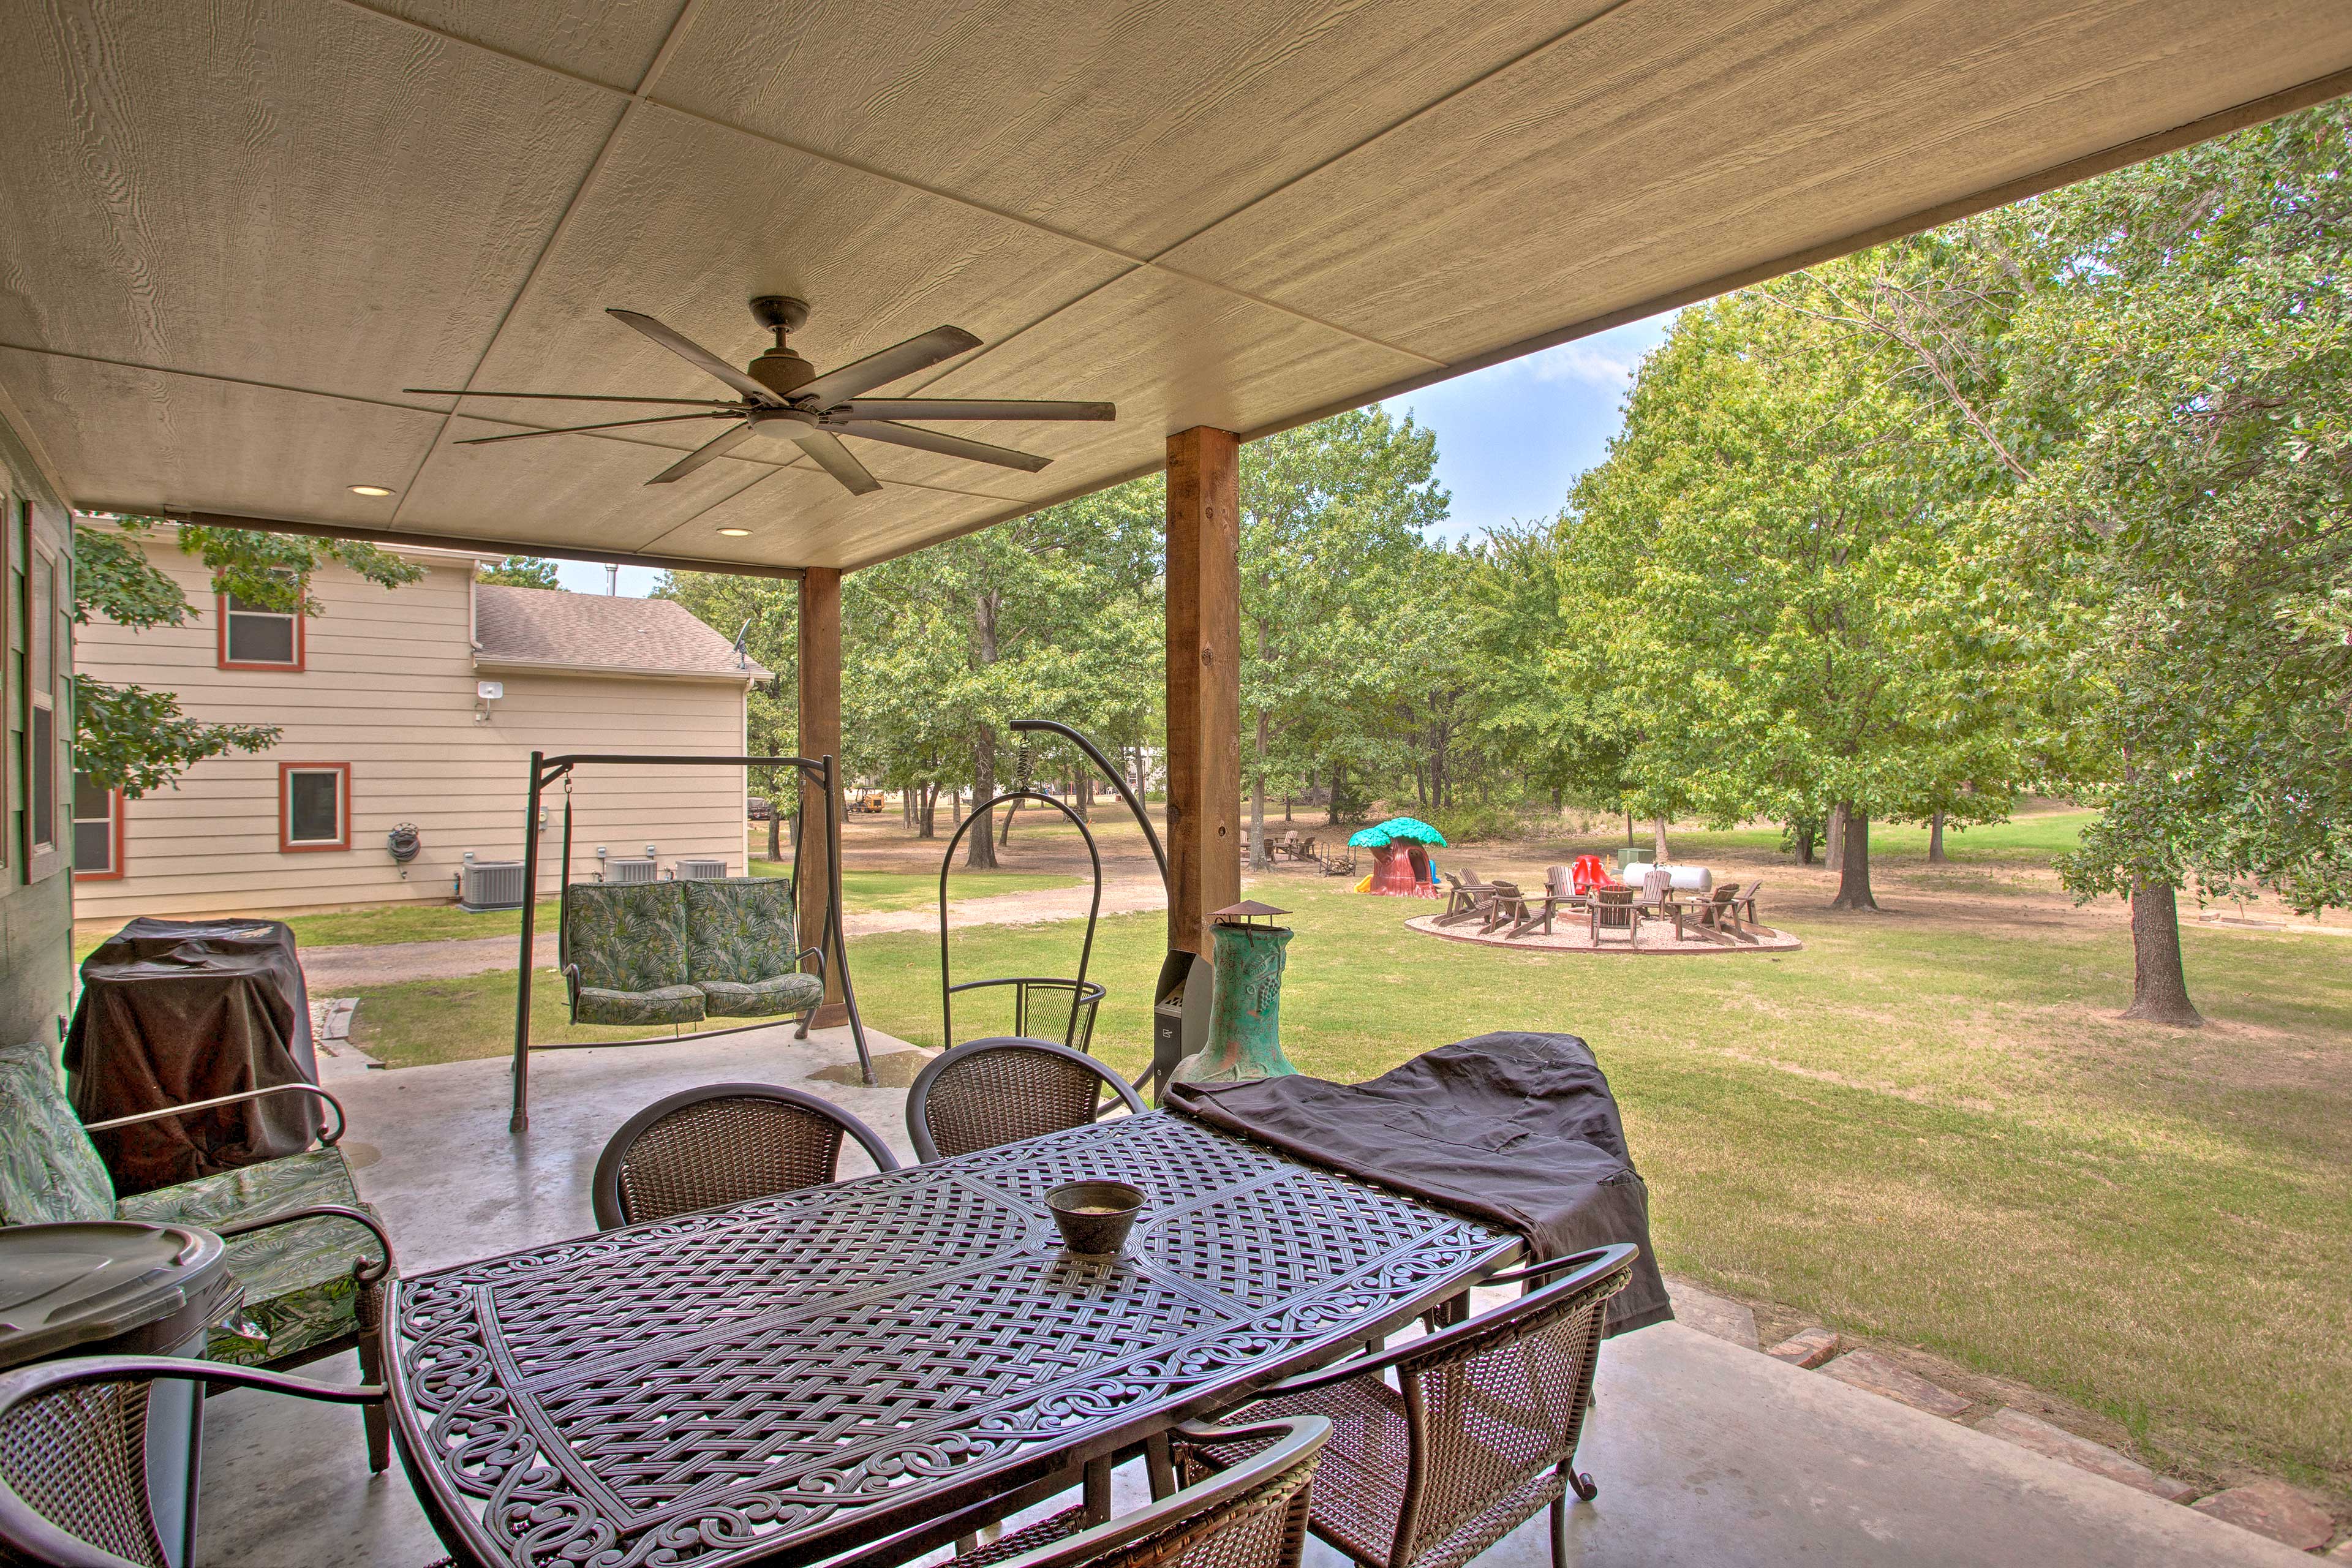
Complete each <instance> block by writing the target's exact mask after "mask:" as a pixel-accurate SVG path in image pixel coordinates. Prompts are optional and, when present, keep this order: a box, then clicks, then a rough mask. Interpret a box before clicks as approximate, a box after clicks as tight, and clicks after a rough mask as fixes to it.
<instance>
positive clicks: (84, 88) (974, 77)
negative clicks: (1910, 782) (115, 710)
mask: <svg viewBox="0 0 2352 1568" xmlns="http://www.w3.org/2000/svg"><path fill="white" fill-rule="evenodd" d="M7 46H8V47H6V48H5V49H0V101H5V103H6V105H7V114H6V117H5V122H0V212H5V214H6V217H5V221H0V416H5V417H6V418H7V419H8V420H9V422H10V423H13V424H15V425H16V427H17V428H18V429H19V430H21V431H24V432H26V434H27V435H28V437H30V439H31V440H32V441H33V442H35V443H36V444H37V447H39V451H38V453H37V460H39V461H41V462H42V463H43V464H44V465H45V466H46V467H47V469H48V471H49V474H50V477H51V479H52V481H53V482H55V483H56V484H58V487H59V488H60V489H61V490H62V491H63V492H64V494H65V495H66V496H67V497H68V498H69V499H70V500H72V501H73V502H75V503H76V504H78V505H79V506H81V507H84V508H86V509H90V510H133V509H135V510H169V509H178V510H191V511H205V512H217V513H227V514H234V515H239V516H247V517H254V518H260V519H270V520H284V521H297V522H307V523H311V524H322V525H326V526H328V527H330V528H332V529H334V530H337V531H354V532H358V533H362V534H365V535H370V536H378V537H382V536H394V537H397V536H401V535H404V534H405V535H415V536H432V537H434V538H436V540H438V541H465V542H477V543H483V544H488V545H492V546H518V547H524V548H539V549H545V550H548V551H551V552H567V551H571V552H598V553H604V552H609V553H617V554H621V555H625V556H631V557H642V558H646V559H663V560H671V561H686V562H707V563H711V564H714V565H719V566H737V567H754V568H757V567H766V568H769V569H775V568H780V567H782V568H796V567H803V566H825V567H836V568H854V567H856V566H860V565H864V564H867V563H872V562H875V561H878V560H882V559H886V558H888V557H890V556H893V555H897V554H900V553H903V552H907V551H909V550H913V549H916V548H918V547H919V546H921V545H923V544H926V543H929V542H933V541H936V540H939V539H942V538H946V537H950V536H952V535H954V534H957V533H961V532H964V531H970V530H971V529H975V528H979V527H982V526H984V525H986V524H988V523H991V522H993V521H999V520H1002V519H1004V518H1007V517H1012V516H1016V515H1019V514H1021V513H1023V512H1024V511H1028V510H1034V509H1035V508H1036V507H1038V506H1040V505H1043V504H1045V503H1047V502H1051V501H1054V500H1060V499H1064V498H1066V497H1069V496H1073V495H1077V494H1082V493H1084V492H1087V491H1089V490H1093V489H1098V488H1100V487H1102V486H1104V485H1106V484H1109V483H1112V482H1115V481H1118V480H1120V479H1128V478H1130V477H1133V476H1135V475H1139V474H1143V473H1147V472H1150V471H1151V470H1153V469H1155V468H1159V467H1160V466H1161V464H1162V463H1163V461H1164V460H1165V438H1166V437H1168V436H1169V435H1170V434H1171V433H1172V432H1175V431H1179V430H1182V429H1186V428H1189V427H1192V426H1216V427H1218V428H1222V429H1227V430H1234V431H1238V432H1240V433H1241V434H1243V435H1244V436H1251V435H1257V434H1263V433H1265V432H1268V431H1272V430H1276V429H1280V428H1283V427H1286V426H1292V425H1296V424H1298V423H1301V422H1304V421H1306V420H1308V419H1312V418H1315V417H1318V416H1321V415H1324V414H1328V413H1330V412H1333V411H1336V410H1339V409H1342V408H1347V407H1350V406H1354V405H1360V404H1363V403H1366V402H1369V401H1370V400H1372V399H1375V398H1378V397H1381V396H1383V395H1388V394H1391V393H1395V392H1398V391H1402V390H1405V389H1409V388H1412V387H1414V386H1417V385H1422V384H1427V383H1430V382H1433V381H1436V380H1440V379H1442V378H1444V377H1446V376H1448V375H1452V374H1458V373H1460V372H1462V371H1465V370H1467V369H1471V368H1475V367H1477V366H1480V365H1485V364H1489V363H1495V362H1496V361H1499V360H1502V359H1506V358H1508V357H1510V356H1513V355H1516V354H1520V353H1528V352H1529V351H1531V350H1534V349H1538V348H1541V347H1544V346H1548V345H1549V344H1553V343H1557V342H1564V341H1566V340H1569V339H1571V338H1574V337H1576V336H1579V335H1580V334H1583V333H1586V332H1590V331H1597V330H1600V329H1601V328H1604V327H1607V326H1610V325H1612V324H1614V323H1617V322H1620V321H1627V320H1631V319H1634V318H1638V317H1640V316H1643V315H1645V314H1649V313H1651V312H1654V311H1655V310H1661V309H1664V308H1665V307H1668V306H1671V305H1675V304H1678V303H1683V302H1685V301H1688V300H1696V299H1701V298H1705V297H1706V296H1707V295H1710V294H1713V293H1716V292H1718V291H1720V290H1722V289H1725V288H1727V287H1731V286H1735V285H1737V284H1739V283H1742V282H1746V281H1749V280H1753V279H1758V278H1761V277H1765V276H1769V275H1770V274H1772V273H1774V272H1776V271H1780V270H1783V269H1786V268H1790V267H1792V266H1797V265H1801V264H1803V263H1804V262H1806V261H1807V260H1810V259H1815V258H1821V257H1824V256H1827V255H1831V254H1834V253H1837V252H1840V251H1843V250H1846V249H1850V248H1853V247H1857V246H1860V245H1864V244H1867V243H1870V242H1872V241H1874V240H1876V239H1880V238H1884V237H1889V236H1892V235H1894V234H1896V233H1900V232H1903V231H1906V230H1910V229H1916V228H1918V227H1921V226H1927V225H1930V224H1934V223H1937V222H1941V221H1944V220H1946V219H1948V218H1951V217H1954V216H1959V215H1961V214H1964V213H1967V212H1969V211H1972V210H1975V209H1978V208H1981V207H1984V206H1987V205H1993V204H1996V203H1999V202H2001V201H2006V200H2010V199H2013V198H2015V197H2017V196H2020V195H2026V194H2029V193H2031V192H2032V191H2035V190H2039V189H2043V188H2047V187H2050V186H2052V185H2055V184H2063V183H2064V182H2066V181H2069V180H2072V179H2075V178H2079V177H2082V176H2083V175H2084V174H2091V173H2095V172H2097V171H2099V170H2101V169H2104V168H2106V167H2110V166H2114V165H2116V164H2120V163H2126V162H2130V161H2132V160H2135V159H2137V158H2140V157H2144V156H2147V155H2149V154H2151V153H2156V152H2160V151H2163V150H2165V149H2167V148H2168V147H2171V146H2175V145H2179V144H2182V143H2185V142H2190V141H2194V140H2197V139H2199V138H2201V137H2203V136H2207V135H2211V134H2216V133H2219V132H2223V131H2227V130H2230V129H2233V128H2235V127H2236V126H2238V125H2241V124H2244V123H2248V122H2251V121H2255V120H2258V119H2262V118H2264V117H2266V116H2268V115H2272V114H2275V113H2279V112H2283V111H2284V110H2290V109H2294V108H2297V107H2301V106H2303V105H2305V104H2307V103H2310V102H2315V101H2317V100H2321V99H2324V98H2326V97H2329V96H2333V95H2335V94H2337V93H2340V92H2343V91H2346V90H2352V6H2347V5H2342V4H2340V3H2338V0H2242V3H2239V4H2232V5H2213V4H2211V3H2210V0H2038V3H2034V0H2000V3H1984V4H1971V5H1957V4H1952V3H1949V0H1617V3H1615V4H1607V3H1602V0H1570V3H1567V4H1562V3H1560V0H1545V3H1536V0H1489V3H1486V4H1481V5H1475V6H1473V5H1433V4H1430V3H1428V0H1370V3H1359V4H1341V3H1339V0H1271V3H1270V0H1194V3H1192V4H1190V5H1153V4H1143V3H1138V0H1125V3H1120V0H999V3H995V4H974V3H971V0H861V3H859V4H848V3H845V0H685V3H684V4H680V0H515V3H512V4H506V5H450V4H446V3H445V0H382V3H381V4H378V5H362V4H356V3H352V0H242V3H239V0H208V3H206V0H188V3H185V4H175V5H152V4H143V3H140V0H57V3H56V4H53V5H42V6H37V7H36V6H34V5H18V6H16V7H14V8H13V19H12V20H11V21H10V23H9V25H8V27H7ZM761 293H788V294H794V295H799V296H802V297H803V298H805V299H807V300H811V301H813V302H814V306H815V313H814V317H813V319H812V320H811V321H810V322H809V324H808V326H807V327H806V328H805V329H804V330H803V331H800V332H798V333H795V334H794V336H793V344H794V347H795V348H797V349H799V350H800V351H801V352H803V353H805V354H806V355H807V356H808V357H809V358H810V359H812V360H814V362H815V363H816V364H817V365H818V366H819V367H820V368H826V367H830V366H832V365H835V364H839V363H844V362H846V361H848V360H852V359H855V358H857V357H859V356H861V355H864V354H866V353H871V352H873V351H875V350H877V349H879V348H881V347H884V346H886V345H887V344H889V343H892V342H897V341H898V340H899V339H902V338H906V337H908V336H910V335H912V334H914V333H916V332H918V331H923V330H925V329H928V328H930V327H933V326H936V325H939V324H940V323H942V322H951V323H954V324H956V325H959V326H962V327H965V328H968V329H969V330H970V331H972V332H973V333H974V334H976V335H977V336H978V337H979V338H980V340H981V342H982V346H981V347H980V348H979V349H977V350H974V351H972V352H971V353H968V354H965V355H963V356H962V357H961V358H958V359H955V360H952V361H950V362H949V363H946V364H944V365H942V366H939V367H935V368H934V369H933V370H932V371H930V372H928V373H925V374H922V375H919V376H916V377H914V378H911V379H910V380H909V381H908V382H905V383H901V384H898V385H897V386H894V387H892V388H890V389H889V390H890V391H893V392H907V391H913V390H917V389H920V390H925V391H929V392H930V393H932V394H934V395H940V396H961V397H970V396H1027V397H1083V398H1093V399H1109V400H1113V401H1116V402H1117V404H1118V409H1119V417H1118V421H1117V423H1116V424H1111V425H1059V426H1055V425H1021V426H1013V425H1001V426H1000V425H974V426H960V427H959V428H960V429H961V430H962V431H964V432H966V433H969V434H971V435H973V436H975V437H979V438H980V439H982V440H987V441H992V442H997V443H1001V444H1004V445H1010V446H1015V447H1024V448H1027V449H1029V450H1032V451H1035V452H1038V453H1041V454H1043V455H1045V456H1047V457H1050V458H1053V459H1054V462H1053V463H1052V466H1050V467H1048V468H1045V469H1044V470H1043V471H1042V472H1039V473H1036V474H1026V473H1020V472H1015V471H1013V470H1008V469H1003V468H989V467H983V466H981V465H979V464H975V463H971V462H967V461H961V460H955V459H950V458H938V457H933V456H930V455H928V454H925V453H919V452H914V451H908V450H904V449H900V448H896V447H877V446H873V445H870V444H861V445H859V447H857V451H858V453H859V456H860V457H861V458H864V459H865V460H866V462H867V464H868V466H869V467H870V468H872V469H873V470H874V472H875V473H876V475H877V477H879V478H880V479H882V480H883V481H884V483H883V488H882V489H880V490H879V491H877V492H876V493H874V494H871V495H867V496H864V497H856V496H852V495H850V494H849V493H848V492H847V491H845V489H842V488H841V487H840V486H838V485H836V484H835V482H834V481H833V480H832V479H830V478H828V477H827V476H826V475H825V474H824V472H822V471H821V470H819V469H817V468H814V466H813V465H812V464H811V463H810V461H809V460H808V459H807V458H804V457H802V456H801V455H800V454H799V449H798V448H797V447H793V445H791V444H790V443H789V442H786V441H783V440H781V439H772V438H766V437H762V438H759V439H755V440H753V441H751V442H750V443H747V444H746V445H744V446H742V447H738V448H736V450H735V452H734V454H733V455H732V456H730V457H727V458H720V459H719V460H717V461H715V462H713V463H711V464H709V466H708V467H706V468H703V469H701V470H700V471H698V473H696V474H694V475H692V476H691V477H690V478H688V479H685V480H683V481H681V482H679V483H677V484H674V485H668V486H662V487H656V488H652V489H647V488H645V486H644V484H643V481H644V480H645V479H647V478H648V477H650V476H651V475H652V474H654V473H655V472H656V471H657V470H659V469H660V468H663V467H664V466H665V465H666V464H667V463H668V462H670V461H671V460H672V459H673V458H675V457H676V456H677V454H678V453H679V452H682V451H684V450H686V449H688V448H690V447H693V446H695V445H697V444H698V442H699V441H701V440H702V439H704V438H706V437H708V435H709V434H710V433H711V432H710V430H709V429H708V428H705V427H703V426H652V427H650V432H651V433H647V432H646V431H643V430H639V431H618V432H612V433H607V434H603V435H582V436H561V437H548V438H546V439H542V440H533V441H519V442H512V443H507V444H502V445H499V446H495V447H457V446H455V445H453V443H454V442H455V441H457V440H458V439H461V438H463V437H468V436H479V435H485V434H494V433H499V432H504V431H509V430H515V429H520V428H526V427H529V426H533V425H538V426H551V425H559V424H572V423H578V422H581V420H580V419H577V418H572V417H561V416H550V415H549V414H548V413H547V410H548V409H549V408H551V407H555V408H558V409H568V408H578V407H583V406H585V407H589V408H591V409H599V408H601V407H602V406H603V405H547V404H537V405H534V404H527V403H520V402H513V401H502V400H499V399H496V398H488V397H468V398H467V399H465V400H463V401H462V403H461V402H459V401H458V400H457V399H452V398H446V397H424V396H416V395H408V394H404V392H403V391H402V390H401V389H402V388H403V387H405V386H467V387H484V388H490V389H530V390H571V391H581V392H597V393H614V394H631V395H661V396H686V397H705V396H712V395H726V394H725V392H724V389H722V388H719V387H718V386H717V384H715V383H713V382H711V381H709V380H708V379H706V378H704V377H702V376H701V375H699V374H698V373H696V372H695V371H694V370H692V369H690V368H689V367H688V366H686V365H685V364H683V363H681V362H679V361H677V359H674V358H672V357H671V356H669V355H668V354H667V353H664V352H662V351H661V350H660V349H658V348H657V347H656V346H654V345H653V344H652V343H650V342H647V341H646V339H644V338H642V337H640V336H638V335H637V334H635V333H634V332H632V331H628V330H627V329H625V327H623V326H622V325H620V324H619V323H618V322H616V321H613V320H612V319H611V318H609V317H607V316H606V315H605V314H604V309H603V308H604V307H605V306H612V305H617V306H626V307H630V308H633V309H635V310H644V311H646V312H649V313H651V314H653V315H656V316H658V317H660V318H661V319H662V320H664V321H667V322H668V323H669V324H671V325H672V326H674V327H677V329H679V330H680V331H684V332H686V333H687V334H688V335H689V336H691V337H693V338H695V339H697V340H698V341H699V342H703V343H704V344H706V345H708V346H709V347H710V348H711V349H713V350H714V351H716V352H718V353H720V354H721V355H722V357H727V358H730V359H734V360H736V361H738V362H739V363H740V361H742V360H745V359H748V358H749V357H750V356H751V354H753V353H756V352H757V351H758V350H759V349H760V348H761V346H762V345H763V342H764V339H763V335H762V334H761V332H760V331H758V330H757V329H756V328H755V327H754V325H753V323H752V321H751V317H750V315H749V313H748V312H747V310H746V308H745V301H746V300H747V299H748V298H749V297H750V296H751V295H754V294H761ZM9 405H13V406H9ZM631 412H635V411H633V410H629V409H626V408H615V410H614V413H612V414H611V415H609V417H616V418H617V417H625V416H627V415H628V414H629V413H631ZM644 412H656V411H654V410H646V411H644ZM677 430H687V431H690V432H692V433H691V434H687V435H673V434H668V433H667V432H671V431H677ZM358 484H370V485H380V486H383V487H384V488H386V489H390V490H391V491H392V492H393V494H392V495H391V496H389V497H388V498H383V499H368V498H363V497H361V496H358V495H355V494H353V493H352V491H351V489H349V488H348V487H350V486H352V485H358ZM721 528H730V529H744V530H748V533H746V534H743V535H742V536H740V537H730V536H727V535H722V534H720V533H719V529H721Z"/></svg>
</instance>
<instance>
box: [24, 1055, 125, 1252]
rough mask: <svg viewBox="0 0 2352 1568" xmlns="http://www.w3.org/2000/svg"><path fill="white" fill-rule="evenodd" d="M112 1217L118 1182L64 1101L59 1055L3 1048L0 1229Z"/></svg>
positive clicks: (69, 1106)
mask: <svg viewBox="0 0 2352 1568" xmlns="http://www.w3.org/2000/svg"><path fill="white" fill-rule="evenodd" d="M113 1217H114V1178H113V1177H111V1176H110V1175H108V1174H107V1173H106V1162H104V1161H103V1160H101V1159H100V1158H99V1155H98V1150H97V1149H96V1148H95V1147H94V1146H93V1145H92V1144H91V1143H90V1141H89V1133H87V1132H85V1131H82V1127H81V1118H79V1117H78V1116H76V1115H75V1114H74V1112H73V1107H72V1106H71V1105H69V1104H68V1103H67V1101H66V1092H65V1086H64V1085H63V1084H62V1083H60V1082H59V1081H58V1063H57V1054H56V1052H55V1050H54V1049H52V1047H50V1046H49V1045H48V1043H47V1041H44V1040H27V1041H26V1042H25V1043H23V1044H22V1045H15V1046H8V1047H0V1225H59V1224H63V1223H65V1222H67V1221H68V1220H82V1221H88V1220H100V1219H112V1218H113Z"/></svg>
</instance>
